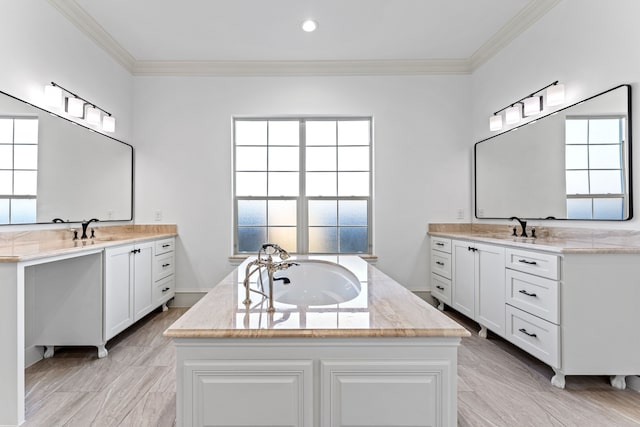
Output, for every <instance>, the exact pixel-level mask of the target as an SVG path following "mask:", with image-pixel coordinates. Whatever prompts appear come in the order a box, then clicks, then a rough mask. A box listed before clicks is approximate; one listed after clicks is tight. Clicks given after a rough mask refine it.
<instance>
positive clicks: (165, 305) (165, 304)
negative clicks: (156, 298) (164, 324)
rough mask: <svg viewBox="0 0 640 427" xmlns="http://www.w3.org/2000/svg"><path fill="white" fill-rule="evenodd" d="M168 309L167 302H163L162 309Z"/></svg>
mask: <svg viewBox="0 0 640 427" xmlns="http://www.w3.org/2000/svg"><path fill="white" fill-rule="evenodd" d="M167 310H169V307H167V303H166V302H165V303H164V304H162V311H167Z"/></svg>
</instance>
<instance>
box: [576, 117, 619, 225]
mask: <svg viewBox="0 0 640 427" xmlns="http://www.w3.org/2000/svg"><path fill="white" fill-rule="evenodd" d="M624 129H625V119H624V118H623V117H571V118H567V120H566V127H565V133H566V139H565V141H566V145H565V150H566V156H565V162H566V191H567V217H568V218H570V219H624V217H625V211H624V198H625V193H626V188H625V176H624V171H623V169H622V165H623V164H624V156H625V146H624V140H625V135H624Z"/></svg>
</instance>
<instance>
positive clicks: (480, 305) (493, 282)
mask: <svg viewBox="0 0 640 427" xmlns="http://www.w3.org/2000/svg"><path fill="white" fill-rule="evenodd" d="M474 247H475V249H476V251H475V253H476V269H477V280H476V310H475V311H476V321H477V322H478V323H480V324H481V325H483V326H484V327H486V328H488V329H491V330H492V331H493V332H495V333H497V334H498V335H500V336H502V337H504V336H505V318H506V317H505V299H506V296H505V250H504V248H502V247H499V246H493V245H483V244H474Z"/></svg>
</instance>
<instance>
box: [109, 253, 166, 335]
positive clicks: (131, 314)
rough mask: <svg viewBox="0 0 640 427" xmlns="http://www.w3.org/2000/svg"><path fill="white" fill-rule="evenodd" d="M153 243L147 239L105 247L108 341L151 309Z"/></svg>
mask: <svg viewBox="0 0 640 427" xmlns="http://www.w3.org/2000/svg"><path fill="white" fill-rule="evenodd" d="M153 246H154V245H153V242H145V243H139V244H130V245H123V246H117V247H114V248H107V249H105V251H104V252H105V260H104V263H105V268H104V271H105V275H104V278H105V280H104V295H105V301H104V318H105V322H104V335H105V340H109V339H111V338H112V337H114V336H115V335H117V334H119V333H120V332H122V331H123V330H125V329H126V328H128V327H129V326H131V325H132V324H133V323H134V322H135V321H137V320H139V319H141V318H142V317H143V316H144V315H145V314H147V313H148V312H149V311H151V309H152V302H153V300H152V294H153Z"/></svg>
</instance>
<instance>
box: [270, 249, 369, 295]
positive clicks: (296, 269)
mask: <svg viewBox="0 0 640 427" xmlns="http://www.w3.org/2000/svg"><path fill="white" fill-rule="evenodd" d="M293 262H295V263H296V264H297V265H293V266H291V267H289V268H287V269H286V270H279V271H276V272H275V273H274V282H273V299H274V300H275V301H277V302H281V303H284V304H291V305H303V306H317V305H332V304H339V303H343V302H347V301H350V300H352V299H354V298H355V297H357V296H358V295H359V294H360V290H361V286H360V281H359V280H358V278H357V277H356V276H355V274H353V273H352V272H351V271H350V270H349V269H347V268H345V267H343V266H341V265H340V264H336V263H333V262H329V261H322V260H295V261H293ZM263 280H264V283H265V284H266V283H268V277H267V275H266V272H265V273H263Z"/></svg>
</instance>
